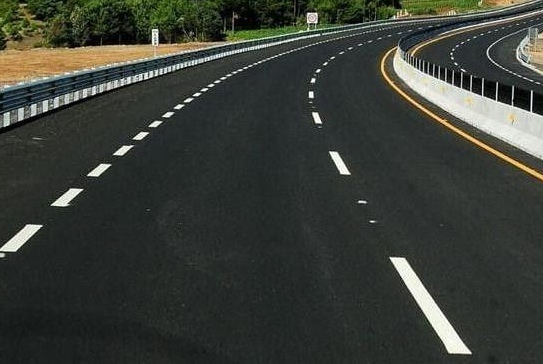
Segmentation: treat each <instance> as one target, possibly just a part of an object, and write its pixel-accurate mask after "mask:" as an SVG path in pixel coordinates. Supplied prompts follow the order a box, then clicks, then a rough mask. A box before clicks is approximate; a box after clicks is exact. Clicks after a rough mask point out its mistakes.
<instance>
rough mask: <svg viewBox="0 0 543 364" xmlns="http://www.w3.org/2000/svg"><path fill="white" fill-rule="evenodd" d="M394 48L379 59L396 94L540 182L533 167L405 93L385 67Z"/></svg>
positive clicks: (541, 179) (540, 177) (542, 177)
mask: <svg viewBox="0 0 543 364" xmlns="http://www.w3.org/2000/svg"><path fill="white" fill-rule="evenodd" d="M395 50H396V47H394V48H392V49H390V50H389V51H388V52H387V53H386V54H385V55H384V56H383V58H382V59H381V74H382V75H383V78H384V79H385V80H386V82H387V83H388V84H389V85H390V87H392V88H393V89H394V90H395V91H396V92H397V93H398V94H400V95H401V96H402V97H403V98H404V99H406V100H407V101H408V102H409V103H411V104H412V105H413V106H414V107H416V108H417V109H419V110H420V111H422V112H423V113H425V114H426V115H428V116H429V117H430V118H432V119H433V120H435V121H437V122H438V123H440V124H441V125H443V126H444V127H446V128H447V129H449V130H451V131H452V132H454V133H456V134H457V135H459V136H461V137H462V138H464V139H466V140H468V141H469V142H471V143H473V144H475V145H476V146H478V147H480V148H481V149H483V150H485V151H486V152H488V153H490V154H492V155H494V156H496V157H498V158H499V159H501V160H503V161H505V162H507V163H509V164H511V165H513V166H515V167H516V168H518V169H520V170H521V171H523V172H525V173H528V174H529V175H530V176H532V177H534V178H537V179H538V180H540V181H541V182H543V174H542V173H540V172H538V171H536V170H535V169H532V168H530V167H528V166H526V165H525V164H522V163H521V162H519V161H517V160H516V159H514V158H511V157H509V156H508V155H506V154H504V153H502V152H500V151H499V150H497V149H494V148H492V147H491V146H489V145H488V144H486V143H484V142H482V141H480V140H479V139H477V138H475V137H473V136H471V135H469V134H468V133H466V132H464V131H462V130H460V129H459V128H457V127H456V126H454V125H452V124H451V123H450V122H449V121H448V120H447V119H444V118H442V117H439V116H438V115H437V114H435V113H434V112H432V111H431V110H429V109H427V108H426V107H424V106H423V105H421V104H420V103H419V102H418V101H416V100H415V99H413V98H412V97H411V96H409V95H408V94H407V93H405V92H404V91H403V90H402V89H400V88H399V87H398V86H397V85H396V84H395V83H394V81H392V79H391V78H390V76H389V75H388V73H387V72H386V69H385V63H386V60H387V59H388V57H390V55H391V54H392V53H393V52H394V51H395Z"/></svg>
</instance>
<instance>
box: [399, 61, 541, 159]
mask: <svg viewBox="0 0 543 364" xmlns="http://www.w3.org/2000/svg"><path fill="white" fill-rule="evenodd" d="M399 52H400V51H397V52H396V55H395V57H394V70H395V72H396V73H397V75H398V76H399V77H400V78H401V79H402V80H403V81H404V82H405V83H406V84H407V85H408V86H409V87H410V88H411V89H413V90H414V91H415V92H416V93H418V94H420V95H421V96H422V97H424V98H425V99H427V100H428V101H430V102H432V103H434V104H436V105H437V106H439V107H440V108H442V109H443V110H445V111H447V112H449V113H450V114H452V115H454V116H456V117H457V118H459V119H461V120H463V121H465V122H467V123H468V124H471V125H473V126H474V127H476V128H478V129H480V130H482V131H484V132H485V133H488V134H490V135H492V136H495V137H497V138H499V139H501V140H503V141H505V142H507V143H509V144H511V145H513V146H515V147H517V148H519V149H521V150H524V151H526V152H527V153H529V154H531V155H533V156H535V157H537V158H540V159H543V116H541V115H538V114H534V113H531V112H529V111H526V110H523V109H519V108H516V107H514V106H510V105H507V104H503V103H500V102H496V101H494V100H492V99H489V98H486V97H483V96H480V95H477V94H474V93H471V92H469V91H467V90H464V89H461V88H459V87H455V86H452V85H450V84H448V83H446V82H444V81H441V80H439V79H436V78H433V77H432V76H430V75H427V74H425V73H423V72H421V71H419V70H417V69H416V68H414V67H412V66H411V65H409V63H407V62H405V61H404V60H403V59H402V57H401V56H400V53H399Z"/></svg>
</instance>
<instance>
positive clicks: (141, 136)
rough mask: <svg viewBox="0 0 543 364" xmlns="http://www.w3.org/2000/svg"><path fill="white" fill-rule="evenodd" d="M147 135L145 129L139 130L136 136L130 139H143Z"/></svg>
mask: <svg viewBox="0 0 543 364" xmlns="http://www.w3.org/2000/svg"><path fill="white" fill-rule="evenodd" d="M147 135H149V132H147V131H140V132H139V133H138V134H137V135H136V136H134V137H133V138H132V140H143V139H145V137H146V136H147Z"/></svg>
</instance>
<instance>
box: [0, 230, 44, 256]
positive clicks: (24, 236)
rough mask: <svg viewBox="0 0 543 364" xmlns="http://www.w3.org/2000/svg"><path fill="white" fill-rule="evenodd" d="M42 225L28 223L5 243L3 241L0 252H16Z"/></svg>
mask: <svg viewBox="0 0 543 364" xmlns="http://www.w3.org/2000/svg"><path fill="white" fill-rule="evenodd" d="M42 227H43V225H35V224H28V225H25V227H24V228H22V229H21V230H19V232H18V233H17V234H15V235H14V236H13V237H12V238H11V239H9V241H8V242H7V243H5V244H4V245H3V246H2V247H1V248H0V252H2V253H16V252H17V250H19V249H20V248H21V247H22V246H23V245H25V244H26V242H27V241H28V240H30V238H31V237H32V236H34V234H36V233H37V232H38V230H40V229H41V228H42Z"/></svg>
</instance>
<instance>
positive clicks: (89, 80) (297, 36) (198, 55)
mask: <svg viewBox="0 0 543 364" xmlns="http://www.w3.org/2000/svg"><path fill="white" fill-rule="evenodd" d="M389 22H390V21H377V22H371V23H365V24H354V25H347V26H341V27H333V28H324V29H317V30H312V31H305V32H300V33H294V34H288V35H283V36H278V37H269V38H262V39H257V40H250V41H243V42H238V43H232V44H228V45H221V46H215V47H210V48H206V49H203V50H198V51H192V52H184V53H179V54H174V55H168V56H161V57H156V58H152V59H144V60H138V61H132V62H126V63H122V64H118V65H113V66H105V67H100V68H96V69H92V70H84V71H78V72H73V73H71V74H67V75H62V76H56V77H51V78H47V79H42V80H36V81H30V82H27V83H24V84H18V85H15V86H8V87H6V88H4V89H3V90H2V91H0V128H2V127H6V126H10V125H13V124H15V123H17V122H20V121H22V120H25V119H29V118H32V117H35V116H37V115H40V114H43V113H46V112H49V111H51V110H53V109H56V108H58V107H61V106H64V105H68V104H70V103H73V102H76V101H79V100H82V99H85V98H88V97H92V96H94V95H97V94H100V93H103V92H107V91H110V90H113V89H116V88H119V87H123V86H126V85H130V84H133V83H136V82H141V81H145V80H148V79H150V78H154V77H157V76H161V75H164V74H167V73H170V72H175V71H177V70H180V69H182V68H186V67H191V66H195V65H197V64H201V63H205V62H208V61H212V60H215V59H219V58H223V57H227V56H230V55H233V54H237V53H241V52H247V51H251V50H256V49H261V48H265V47H271V46H274V45H279V44H284V43H288V42H292V41H297V40H302V39H308V38H312V37H318V36H321V35H325V34H335V33H341V32H347V31H351V30H356V29H365V28H371V27H376V26H380V25H383V24H386V23H389ZM396 22H397V21H396Z"/></svg>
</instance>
